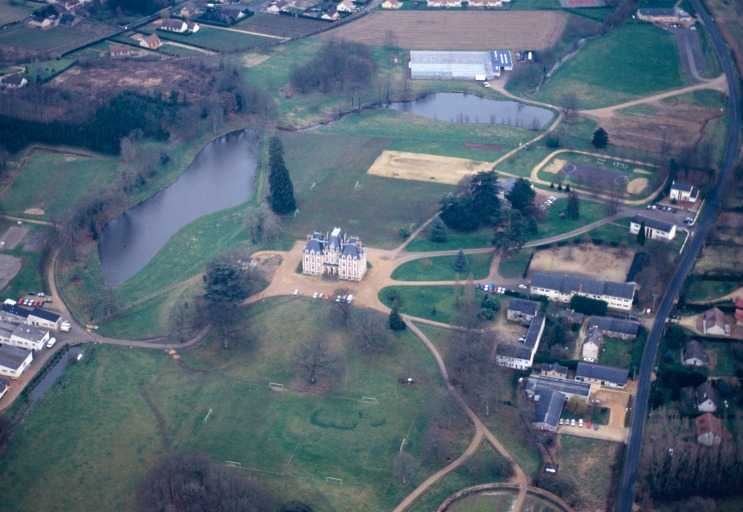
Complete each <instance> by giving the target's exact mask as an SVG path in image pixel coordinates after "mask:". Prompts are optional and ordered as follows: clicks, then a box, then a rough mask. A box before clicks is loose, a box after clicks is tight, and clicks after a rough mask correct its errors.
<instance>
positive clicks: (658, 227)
mask: <svg viewBox="0 0 743 512" xmlns="http://www.w3.org/2000/svg"><path fill="white" fill-rule="evenodd" d="M643 224H645V236H646V237H647V238H649V239H651V240H673V239H674V238H675V237H676V224H673V223H671V222H666V221H664V220H660V219H654V218H653V217H646V216H645V215H639V214H638V215H635V216H634V217H632V221H631V222H630V225H629V232H630V233H632V234H633V235H636V234H637V233H639V232H640V228H642V225H643Z"/></svg>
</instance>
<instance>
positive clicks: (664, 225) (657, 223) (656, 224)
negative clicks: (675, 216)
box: [632, 213, 674, 233]
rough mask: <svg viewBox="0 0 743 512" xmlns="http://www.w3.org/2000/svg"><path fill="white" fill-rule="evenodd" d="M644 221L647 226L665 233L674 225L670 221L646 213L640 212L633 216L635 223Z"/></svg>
mask: <svg viewBox="0 0 743 512" xmlns="http://www.w3.org/2000/svg"><path fill="white" fill-rule="evenodd" d="M643 222H644V223H645V227H646V228H650V229H654V230H656V231H663V232H664V233H668V232H670V231H671V230H672V229H673V226H674V225H673V224H672V223H670V222H666V221H664V220H660V219H655V218H653V217H648V216H646V215H640V214H639V213H638V214H637V215H635V216H634V217H632V223H633V224H642V223H643Z"/></svg>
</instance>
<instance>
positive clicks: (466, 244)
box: [405, 228, 493, 252]
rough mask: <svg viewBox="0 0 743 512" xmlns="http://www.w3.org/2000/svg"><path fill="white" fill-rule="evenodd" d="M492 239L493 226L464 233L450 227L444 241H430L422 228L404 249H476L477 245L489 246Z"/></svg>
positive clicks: (411, 250)
mask: <svg viewBox="0 0 743 512" xmlns="http://www.w3.org/2000/svg"><path fill="white" fill-rule="evenodd" d="M492 240H493V228H480V229H478V230H476V231H471V232H466V233H463V232H460V231H454V230H451V229H450V230H449V239H448V240H447V241H446V242H432V241H431V240H429V239H428V234H427V233H426V231H425V230H423V231H422V232H421V233H420V235H418V236H417V237H416V238H414V239H413V240H412V241H411V242H410V243H409V244H408V245H407V246H405V250H406V251H410V252H426V251H449V250H456V249H477V248H479V247H489V246H490V242H491V241H492Z"/></svg>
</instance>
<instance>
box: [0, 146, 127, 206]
mask: <svg viewBox="0 0 743 512" xmlns="http://www.w3.org/2000/svg"><path fill="white" fill-rule="evenodd" d="M29 151H32V152H33V153H32V154H31V155H30V156H29V157H28V159H27V160H26V162H25V165H24V166H23V168H22V169H21V170H20V172H19V174H18V177H17V178H16V179H15V181H14V182H13V184H12V185H11V186H10V188H9V189H8V190H7V192H6V193H5V195H4V196H3V206H4V207H5V208H6V209H7V210H8V211H9V212H11V213H15V214H19V213H23V212H24V211H25V210H26V209H29V208H35V209H39V210H43V212H44V213H43V216H42V218H44V219H53V218H56V217H57V216H58V215H59V214H60V213H62V211H64V209H65V208H67V207H68V206H70V205H72V204H74V203H75V201H77V199H78V198H79V197H80V196H82V195H83V194H84V193H85V192H87V191H88V190H89V189H90V188H91V187H94V186H97V185H108V184H111V183H113V182H114V181H115V180H116V176H115V174H114V171H115V170H116V166H117V164H118V162H117V161H116V160H115V159H113V158H107V157H102V156H98V155H92V154H91V155H90V157H86V156H83V155H78V154H73V153H67V154H65V153H56V152H55V153H52V152H49V151H45V150H43V149H31V150H29Z"/></svg>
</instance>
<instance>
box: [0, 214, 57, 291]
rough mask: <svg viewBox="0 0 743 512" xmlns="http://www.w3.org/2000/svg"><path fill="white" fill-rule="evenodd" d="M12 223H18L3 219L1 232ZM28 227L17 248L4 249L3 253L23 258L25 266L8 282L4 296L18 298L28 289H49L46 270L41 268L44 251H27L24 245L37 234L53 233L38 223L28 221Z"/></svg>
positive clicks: (0, 227)
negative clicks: (46, 283)
mask: <svg viewBox="0 0 743 512" xmlns="http://www.w3.org/2000/svg"><path fill="white" fill-rule="evenodd" d="M11 225H17V224H15V223H14V222H11V221H9V220H3V222H0V233H4V232H5V230H6V229H8V228H9V227H10V226H11ZM26 227H28V228H29V232H28V233H27V234H26V236H25V237H24V238H23V240H21V242H20V243H19V244H18V245H17V246H16V247H15V249H12V250H9V249H3V254H7V255H10V256H15V257H18V258H21V260H23V267H22V268H21V270H20V271H19V272H18V274H16V276H15V278H14V279H13V280H12V281H11V282H10V284H8V286H7V287H6V288H5V289H4V290H3V296H4V297H9V298H14V299H17V298H18V297H20V296H21V295H24V294H25V293H26V292H27V291H28V290H38V291H46V292H48V291H49V290H48V289H47V288H46V286H45V284H44V283H45V281H46V279H45V278H44V272H43V270H42V269H41V262H42V259H43V258H42V254H43V253H42V251H38V252H26V251H25V250H24V245H25V244H26V243H28V242H29V240H31V239H32V238H34V237H36V236H42V237H43V236H51V233H50V232H49V229H48V228H47V227H46V226H40V225H38V224H30V223H27V224H26Z"/></svg>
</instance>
